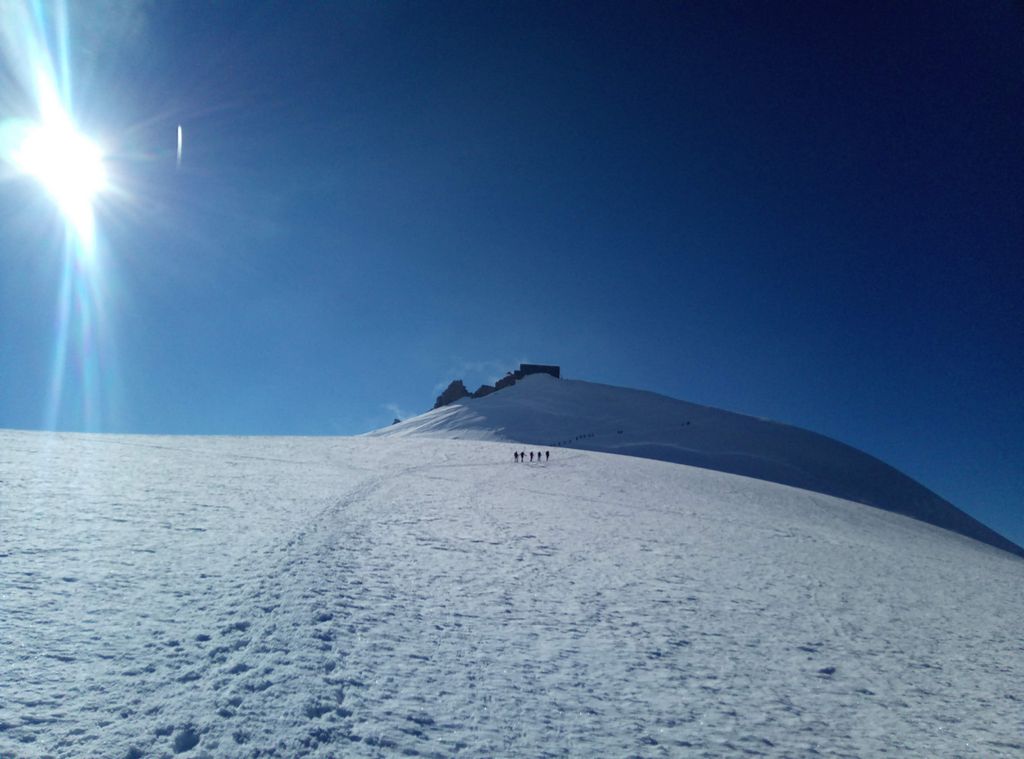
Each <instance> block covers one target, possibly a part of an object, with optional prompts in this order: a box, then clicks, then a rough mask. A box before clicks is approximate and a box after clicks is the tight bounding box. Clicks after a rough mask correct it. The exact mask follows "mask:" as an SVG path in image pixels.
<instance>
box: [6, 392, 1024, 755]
mask: <svg viewBox="0 0 1024 759" xmlns="http://www.w3.org/2000/svg"><path fill="white" fill-rule="evenodd" d="M496 395H500V394H496ZM693 421H694V424H699V423H700V420H699V418H697V417H696V416H695V417H694V420H693ZM521 447H522V446H513V445H511V444H507V443H500V442H476V441H459V440H444V439H432V438H429V437H419V436H414V435H410V436H405V437H395V438H384V437H362V438H348V439H345V438H333V439H332V438H319V439H314V438H215V437H207V438H195V437H193V438H189V437H174V438H171V437H128V436H97V435H64V434H53V433H30V432H0V756H3V757H4V758H5V759H8V758H9V757H42V756H53V757H84V756H90V757H93V756H95V757H115V758H116V759H124V758H127V757H132V758H138V757H296V756H313V757H334V756H346V757H347V756H354V757H374V756H402V755H407V756H431V757H442V756H443V757H447V756H469V757H484V756H531V757H543V756H566V755H571V756H622V757H625V756H641V757H668V756H672V757H675V756H698V757H699V756H715V757H718V756H730V755H754V756H758V755H763V756H790V757H791V756H817V755H823V756H879V755H882V754H893V755H897V756H986V757H1011V756H1012V757H1019V756H1021V754H1022V752H1024V685H1022V683H1024V639H1022V636H1021V620H1022V619H1024V594H1022V593H1021V588H1022V587H1024V562H1022V561H1021V560H1020V559H1018V558H1016V557H1014V556H1012V555H1010V554H1009V553H1007V552H1005V551H1002V550H998V549H996V548H993V547H991V546H988V545H984V544H982V543H979V542H977V541H975V540H971V539H968V538H966V537H963V536H960V535H956V534H954V533H952V532H949V531H947V530H943V529H939V528H936V527H933V526H931V525H928V524H925V523H922V522H920V521H917V520H913V519H909V518H907V517H904V516H901V515H898V514H895V513H891V512H888V511H883V510H880V509H875V508H871V507H868V506H864V505H861V504H858V503H853V502H850V501H846V500H841V499H838V498H835V497H831V496H828V495H824V494H819V493H815V492H811V491H808V490H800V489H796V488H793V487H789V486H785V485H779V484H775V483H770V482H765V481H761V480H756V479H751V478H747V477H742V476H737V475H734V474H729V473H723V472H718V471H711V470H708V469H701V468H693V467H689V466H685V465H678V464H671V463H666V462H662V461H655V460H648V459H643V458H630V457H625V456H614V455H609V454H605V453H599V452H586V451H578V450H569V449H554V450H552V457H551V460H550V462H545V463H544V464H514V463H513V462H512V453H513V451H514V450H518V449H519V448H521Z"/></svg>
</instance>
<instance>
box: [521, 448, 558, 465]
mask: <svg viewBox="0 0 1024 759" xmlns="http://www.w3.org/2000/svg"><path fill="white" fill-rule="evenodd" d="M536 455H537V463H538V464H539V463H540V462H541V461H548V460H550V459H551V451H544V453H543V455H542V454H541V452H540V451H537V454H536ZM526 456H527V453H526V451H516V452H515V453H513V454H512V458H513V460H514V461H515V462H516V463H517V464H519V463H522V462H525V461H526ZM529 456H530V463H531V464H532V463H533V457H534V453H533V451H530V453H529Z"/></svg>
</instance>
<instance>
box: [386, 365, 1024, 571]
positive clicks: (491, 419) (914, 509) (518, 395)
mask: <svg viewBox="0 0 1024 759" xmlns="http://www.w3.org/2000/svg"><path fill="white" fill-rule="evenodd" d="M369 434H370V435H373V436H385V437H391V436H405V435H417V436H427V437H442V438H452V439H477V440H504V441H510V442H521V443H527V444H530V445H542V446H558V447H569V448H578V449H582V450H591V451H606V452H609V453H619V454H624V455H628V456H640V457H643V458H651V459H658V460H660V461H671V462H675V463H678V464H690V465H692V466H699V467H704V468H707V469H715V470H717V471H720V472H731V473H733V474H742V475H745V476H748V477H756V478H757V479H762V480H768V481H770V482H778V483H782V484H784V485H793V486H794V487H798V488H804V489H806V490H813V491H815V492H818V493H826V494H828V495H834V496H836V497H838V498H844V499H847V500H850V501H857V502H858V503H865V504H868V505H869V506H876V507H878V508H882V509H886V510H888V511H895V512H897V513H900V514H905V515H906V516H911V517H914V518H916V519H921V520H923V521H925V522H928V523H929V524H934V525H937V526H939V527H945V528H946V529H947V530H953V531H954V532H958V533H960V534H961V535H966V536H968V537H972V538H974V539H975V540H980V541H982V542H984V543H988V544H990V545H994V546H996V547H998V548H1002V549H1003V550H1006V551H1010V552H1011V553H1015V554H1017V555H1018V556H1022V557H1024V548H1021V547H1020V546H1018V545H1016V544H1015V543H1013V542H1011V541H1009V540H1007V539H1006V538H1004V537H1003V536H1002V535H1000V534H999V533H997V532H995V531H994V530H992V529H990V528H989V527H986V526H985V525H984V524H982V523H981V522H979V521H977V520H976V519H974V518H973V517H971V516H970V515H968V514H965V513H964V512H962V511H960V510H959V509H958V508H956V507H955V506H953V504H951V503H949V502H948V501H946V500H944V499H942V498H940V497H939V496H938V495H936V494H935V493H933V492H932V491H930V490H928V489H927V488H926V487H924V486H923V485H921V484H919V483H918V482H915V481H914V480H912V479H911V478H910V477H908V476H906V475H905V474H903V473H902V472H900V471H898V470H896V469H894V468H893V467H891V466H889V465H888V464H886V463H884V462H882V461H880V460H878V459H876V458H874V457H873V456H869V455H868V454H866V453H863V452H862V451H858V450H857V449H855V448H851V447H850V446H848V445H845V444H843V443H840V442H839V441H837V440H833V439H831V438H828V437H825V436H824V435H819V434H817V433H814V432H809V431H808V430H803V429H800V428H799V427H792V426H790V425H786V424H780V423H778V422H772V421H768V420H766V419H757V418H754V417H750V416H744V415H742V414H735V413H732V412H730V411H723V410H722V409H716V408H710V407H708V406H699V405H697V404H694V403H687V402H685V401H680V400H676V399H674V398H668V397H666V396H664V395H657V394H656V393H649V392H644V391H642V390H631V389H628V388H622V387H613V386H610V385H599V384H595V383H592V382H581V381H579V380H557V379H554V378H552V377H549V376H547V375H543V374H538V375H532V376H529V377H526V378H525V379H523V380H521V381H519V382H518V383H516V384H515V385H514V386H512V387H509V388H506V389H504V390H502V391H500V392H498V393H494V394H493V395H489V396H487V397H486V398H481V399H470V398H465V399H461V400H458V401H457V402H455V403H453V404H451V405H449V406H445V407H443V408H439V409H435V410H433V411H430V412H428V413H426V414H423V415H421V416H418V417H415V418H413V419H409V420H407V421H406V422H404V423H401V424H396V425H395V426H393V427H389V428H385V429H383V430H378V431H375V432H372V433H369Z"/></svg>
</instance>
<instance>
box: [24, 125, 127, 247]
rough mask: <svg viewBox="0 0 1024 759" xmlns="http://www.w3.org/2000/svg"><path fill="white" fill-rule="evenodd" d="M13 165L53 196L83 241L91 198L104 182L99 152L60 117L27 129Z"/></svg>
mask: <svg viewBox="0 0 1024 759" xmlns="http://www.w3.org/2000/svg"><path fill="white" fill-rule="evenodd" d="M14 162H15V164H16V165H17V167H18V168H19V169H20V170H21V171H23V172H25V173H26V174H28V175H30V176H32V177H34V178H35V179H36V180H37V181H38V182H39V183H40V184H42V185H43V187H45V188H46V190H47V192H49V193H50V195H51V196H53V199H54V201H56V203H57V206H58V207H59V208H60V210H61V213H63V215H64V218H65V219H67V220H68V222H70V223H71V225H72V226H73V227H74V228H75V230H76V231H77V232H78V234H79V236H80V237H81V238H82V240H83V241H89V240H90V238H91V237H92V226H93V200H94V199H95V197H96V195H97V194H98V193H99V192H101V191H102V190H103V189H104V188H105V187H106V186H107V172H106V169H105V168H104V166H103V152H102V151H101V150H100V148H99V146H98V145H96V143H94V142H92V141H91V140H89V139H88V138H86V137H84V136H83V135H81V134H79V133H78V132H77V131H76V130H75V129H74V127H73V126H72V125H71V123H70V122H65V121H63V120H58V121H54V122H51V123H44V124H39V125H37V126H35V127H33V128H32V129H30V130H29V131H28V133H27V134H26V135H25V139H24V141H23V142H22V144H21V146H20V148H19V149H18V151H17V152H16V154H15V155H14Z"/></svg>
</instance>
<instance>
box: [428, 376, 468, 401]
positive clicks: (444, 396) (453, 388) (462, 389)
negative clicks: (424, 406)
mask: <svg viewBox="0 0 1024 759" xmlns="http://www.w3.org/2000/svg"><path fill="white" fill-rule="evenodd" d="M468 397H469V391H468V390H467V389H466V386H465V385H464V384H463V382H462V380H460V379H457V380H453V381H452V383H451V384H450V385H448V387H446V388H445V389H444V392H443V393H441V394H440V395H439V396H437V400H436V401H435V402H434V408H441V407H442V406H447V405H448V404H449V403H455V401H457V400H459V399H460V398H468Z"/></svg>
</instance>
